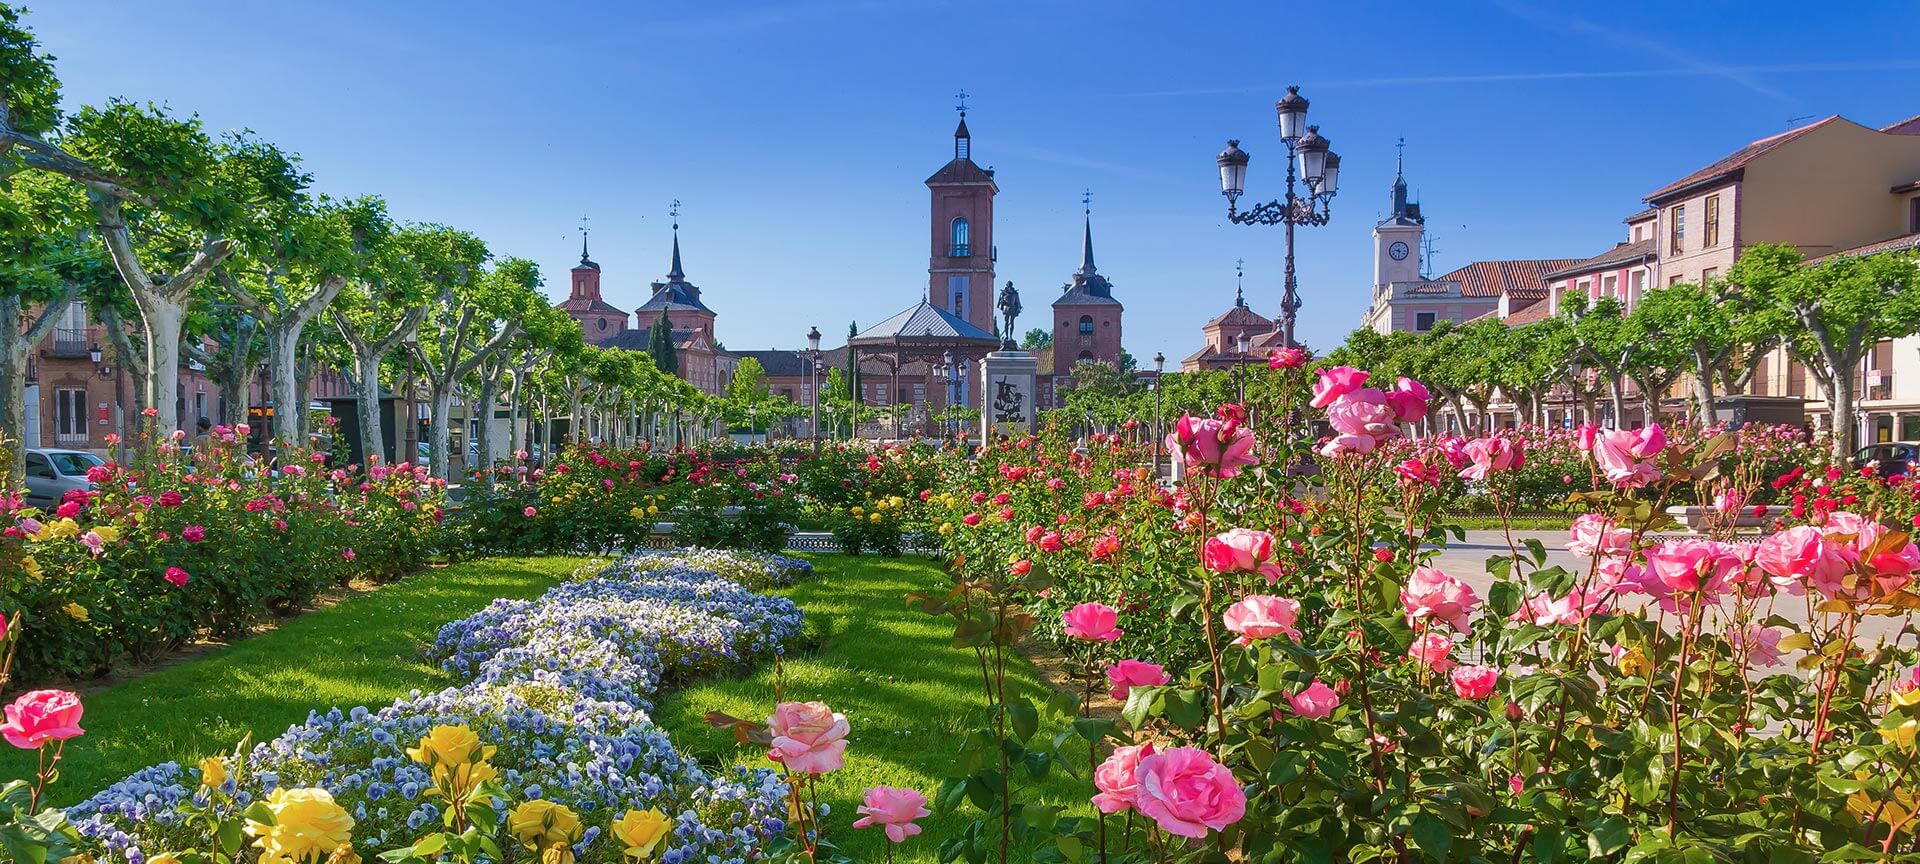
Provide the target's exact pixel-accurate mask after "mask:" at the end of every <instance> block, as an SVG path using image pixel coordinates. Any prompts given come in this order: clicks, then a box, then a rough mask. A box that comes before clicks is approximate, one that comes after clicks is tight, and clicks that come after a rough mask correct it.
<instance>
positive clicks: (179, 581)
mask: <svg viewBox="0 0 1920 864" xmlns="http://www.w3.org/2000/svg"><path fill="white" fill-rule="evenodd" d="M164 578H165V579H166V580H167V582H169V583H171V584H172V585H173V587H175V588H185V587H187V571H186V570H184V569H182V568H179V567H168V568H167V573H166V576H165V577H164Z"/></svg>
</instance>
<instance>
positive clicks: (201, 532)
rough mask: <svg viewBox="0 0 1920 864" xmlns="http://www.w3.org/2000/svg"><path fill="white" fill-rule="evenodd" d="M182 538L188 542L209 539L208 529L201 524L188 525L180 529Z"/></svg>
mask: <svg viewBox="0 0 1920 864" xmlns="http://www.w3.org/2000/svg"><path fill="white" fill-rule="evenodd" d="M180 539H182V540H185V541H187V542H188V543H198V542H200V541H202V540H205V539H207V529H206V528H204V527H202V526H199V525H188V526H187V527H185V528H182V529H180Z"/></svg>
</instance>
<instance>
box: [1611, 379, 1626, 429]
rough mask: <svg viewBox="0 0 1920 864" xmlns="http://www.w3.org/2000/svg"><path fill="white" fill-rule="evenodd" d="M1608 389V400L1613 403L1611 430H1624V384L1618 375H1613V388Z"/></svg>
mask: <svg viewBox="0 0 1920 864" xmlns="http://www.w3.org/2000/svg"><path fill="white" fill-rule="evenodd" d="M1608 389H1609V390H1611V391H1612V394H1611V396H1610V398H1611V399H1612V401H1613V428H1615V429H1625V428H1627V394H1626V392H1625V391H1626V382H1624V381H1621V380H1620V376H1619V375H1615V376H1613V386H1612V387H1610V388H1608Z"/></svg>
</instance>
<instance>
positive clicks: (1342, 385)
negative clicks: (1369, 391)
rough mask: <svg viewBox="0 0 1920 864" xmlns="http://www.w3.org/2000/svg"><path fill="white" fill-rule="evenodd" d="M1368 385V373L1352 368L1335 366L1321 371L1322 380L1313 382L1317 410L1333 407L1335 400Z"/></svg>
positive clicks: (1313, 403) (1314, 405) (1312, 403)
mask: <svg viewBox="0 0 1920 864" xmlns="http://www.w3.org/2000/svg"><path fill="white" fill-rule="evenodd" d="M1366 383H1367V373H1366V372H1365V371H1364V370H1360V369H1355V368H1353V367H1352V366H1335V367H1333V368H1331V369H1322V370H1320V379H1319V380H1318V381H1315V382H1313V402H1311V403H1310V404H1311V405H1313V407H1315V408H1325V407H1327V406H1328V405H1332V404H1333V401H1334V400H1335V399H1338V398H1340V397H1342V396H1345V395H1346V394H1348V393H1350V392H1353V391H1354V390H1357V389H1359V388H1360V387H1361V386H1363V385H1365V384H1366Z"/></svg>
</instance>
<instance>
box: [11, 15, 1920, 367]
mask: <svg viewBox="0 0 1920 864" xmlns="http://www.w3.org/2000/svg"><path fill="white" fill-rule="evenodd" d="M30 8H31V9H32V14H31V16H30V17H29V23H30V24H31V26H33V27H34V28H35V30H36V31H37V32H38V34H39V36H40V38H41V40H42V42H43V43H45V44H46V46H47V47H48V48H49V49H50V50H51V51H52V52H53V53H54V54H55V55H57V56H58V57H59V61H58V68H59V71H60V74H61V77H62V79H63V81H64V82H65V84H66V88H67V90H66V92H67V98H68V102H69V103H70V104H79V103H83V102H93V101H98V100H101V99H105V98H107V97H109V96H115V95H118V96H125V97H129V98H134V99H141V100H154V101H164V102H167V103H169V104H170V105H172V106H173V107H174V108H175V109H177V110H180V111H183V112H184V111H191V112H198V113H199V114H200V115H201V116H202V117H203V118H204V119H205V120H206V121H207V123H208V124H209V125H210V126H212V127H214V128H216V129H224V128H234V127H248V128H251V129H253V130H255V131H257V132H259V133H260V134H262V135H264V136H265V137H267V138H269V139H271V140H273V141H275V142H277V143H279V144H280V145H281V146H283V147H286V148H288V149H291V150H294V151H297V152H299V153H301V154H302V155H303V156H304V157H305V160H306V164H307V166H308V168H309V169H310V170H311V171H313V173H314V174H315V176H316V180H317V181H318V185H319V187H320V188H321V189H322V190H323V191H327V192H331V193H337V194H343V195H354V194H362V193H378V194H381V195H384V196H385V197H386V198H387V200H388V202H389V205H390V207H391V209H392V211H393V212H394V213H395V215H396V216H399V217H401V218H405V219H411V220H419V221H437V222H445V223H448V224H452V225H457V226H459V227H463V228H467V229H469V230H472V231H475V232H476V233H478V234H479V235H480V236H482V237H484V238H485V239H486V240H487V241H488V243H489V244H490V245H491V246H492V248H493V249H494V250H495V251H496V252H497V253H498V254H513V255H520V256H525V257H529V258H532V259H534V260H536V261H538V262H540V264H541V266H542V268H543V269H544V270H545V272H546V273H547V279H548V283H549V284H548V288H549V293H551V294H553V295H555V296H556V297H558V296H561V295H562V294H564V292H565V286H566V272H565V271H566V270H567V268H569V267H570V266H572V264H573V263H574V261H575V260H576V259H577V258H578V249H579V245H580V244H579V236H578V233H577V228H578V225H579V219H580V217H581V216H582V215H587V216H590V217H591V225H592V228H593V241H592V242H593V257H594V259H595V260H597V261H599V262H600V263H601V265H602V267H603V272H604V279H605V284H606V293H607V298H608V300H609V301H610V302H612V303H613V304H615V305H617V306H620V307H623V308H628V309H631V308H633V307H635V306H637V305H638V304H639V303H641V302H642V301H643V300H644V298H645V296H646V285H647V283H648V282H649V281H650V280H652V279H655V278H659V276H660V275H661V274H662V273H664V272H665V271H666V269H667V253H668V243H669V219H668V216H667V208H668V204H669V202H671V201H672V200H674V199H676V198H677V199H679V200H680V201H682V202H683V205H682V211H683V214H682V216H681V227H682V230H681V235H682V237H681V241H682V245H683V248H684V252H685V257H686V270H687V273H688V276H689V278H690V279H691V280H692V281H693V282H695V283H696V284H698V285H700V286H701V287H702V289H703V291H704V297H705V299H706V302H707V303H708V305H710V306H712V307H713V308H714V309H715V310H716V311H718V312H719V314H720V318H719V322H718V330H719V335H720V338H721V339H722V341H723V342H724V343H725V344H726V345H727V346H728V347H731V348H736V349H749V348H770V347H797V346H799V345H800V344H801V343H802V334H803V333H804V332H805V331H806V329H807V327H808V326H809V325H815V324H817V325H819V327H820V329H821V330H822V331H823V332H826V333H828V334H829V335H830V337H833V338H837V337H838V336H839V335H840V334H842V333H844V332H845V328H846V326H847V323H848V322H849V321H851V320H856V319H857V320H859V321H860V322H862V323H863V324H868V323H873V322H875V321H878V320H879V319H881V318H883V317H885V316H887V315H890V314H892V313H893V312H896V311H898V310H900V309H903V308H905V307H906V306H908V305H910V304H911V303H912V302H914V301H915V300H916V299H917V298H918V296H919V295H920V294H921V293H922V292H924V290H925V286H926V263H927V249H926V246H925V244H926V236H927V229H926V219H927V201H926V190H925V188H924V187H923V186H922V185H921V182H922V181H923V180H924V179H925V178H926V177H927V175H929V174H931V173H933V171H934V170H936V169H937V168H939V167H940V165H941V164H943V163H944V162H945V160H946V159H947V158H948V157H949V156H950V154H951V141H950V139H949V135H950V134H951V132H952V129H953V125H954V120H955V115H954V110H953V98H952V96H953V94H954V93H955V92H956V91H958V90H961V89H965V90H966V91H967V92H968V93H970V94H973V96H972V99H971V100H970V112H969V115H968V124H969V126H970V127H971V128H972V130H973V133H974V156H975V159H976V161H979V162H980V163H981V164H983V165H988V166H991V167H993V168H995V169H996V171H997V172H998V179H999V181H1000V187H1001V191H1000V196H999V198H998V203H997V211H998V212H997V216H998V224H997V231H998V236H997V238H996V239H997V241H998V246H999V249H1000V269H999V274H1000V278H1001V279H1003V280H1005V279H1011V280H1013V281H1014V283H1015V284H1016V285H1018V286H1019V287H1020V288H1021V289H1022V294H1023V295H1024V298H1025V300H1026V305H1027V307H1028V309H1029V310H1030V311H1029V312H1028V313H1027V315H1026V316H1025V318H1024V319H1023V321H1022V322H1021V325H1020V329H1023V330H1024V329H1026V328H1027V327H1030V326H1041V325H1042V324H1043V320H1042V316H1040V315H1037V314H1035V313H1034V312H1033V311H1031V310H1035V309H1039V308H1042V307H1043V306H1044V305H1045V304H1046V303H1047V302H1050V301H1051V299H1052V297H1053V296H1054V295H1055V293H1056V292H1057V291H1058V289H1059V286H1060V285H1061V284H1062V283H1063V282H1065V281H1066V280H1067V279H1068V278H1069V275H1070V273H1071V271H1072V270H1073V268H1074V267H1075V266H1076V265H1077V263H1078V260H1077V259H1078V253H1079V248H1078V243H1079V231H1080V195H1081V192H1082V190H1083V189H1091V190H1092V192H1093V210H1094V214H1093V215H1094V230H1095V243H1096V247H1097V252H1098V258H1099V264H1100V267H1101V271H1102V272H1103V273H1105V274H1106V275H1107V276H1108V277H1109V278H1110V279H1112V280H1113V282H1114V285H1115V293H1116V296H1118V297H1119V298H1120V299H1121V300H1122V301H1123V302H1124V303H1125V304H1126V306H1127V315H1126V340H1125V341H1126V346H1127V348H1128V349H1129V350H1131V351H1132V352H1133V353H1134V354H1135V355H1136V356H1138V357H1141V358H1146V357H1151V356H1152V355H1153V353H1154V352H1155V351H1164V352H1166V354H1167V355H1168V357H1169V358H1174V359H1177V358H1179V357H1182V356H1184V355H1186V354H1188V353H1189V352H1191V351H1192V350H1194V349H1195V348H1197V347H1198V345H1199V340H1200V337H1199V327H1200V325H1201V324H1202V323H1204V322H1205V321H1206V320H1207V319H1208V318H1210V317H1212V316H1213V315H1215V314H1217V313H1219V312H1220V311H1223V310H1224V309H1225V308H1226V307H1227V305H1228V304H1229V303H1230V302H1231V300H1232V296H1233V287H1234V286H1233V283H1234V261H1235V260H1236V259H1239V258H1244V259H1246V270H1247V275H1246V287H1247V295H1248V299H1249V302H1250V303H1251V304H1252V305H1253V306H1254V308H1255V309H1256V310H1258V311H1261V312H1263V313H1266V314H1272V313H1273V312H1274V311H1275V310H1276V309H1277V308H1278V305H1279V296H1280V284H1281V262H1282V248H1281V232H1280V230H1279V229H1277V228H1250V227H1242V226H1235V225H1231V224H1228V223H1227V222H1226V220H1225V219H1224V218H1223V214H1224V210H1225V207H1224V204H1225V200H1224V199H1223V198H1221V196H1220V194H1219V186H1218V179H1217V175H1216V172H1215V169H1214V165H1213V157H1214V155H1215V154H1216V153H1217V152H1218V151H1219V150H1220V148H1221V146H1222V144H1223V141H1224V139H1226V138H1228V137H1238V138H1241V139H1243V145H1242V146H1243V147H1245V148H1246V149H1247V150H1248V151H1249V152H1251V153H1252V154H1253V163H1252V168H1251V172H1250V176H1249V179H1248V184H1247V185H1248V194H1249V196H1250V197H1254V198H1257V199H1259V200H1265V199H1267V198H1272V197H1277V196H1278V194H1279V189H1278V187H1279V184H1280V182H1281V169H1282V166H1281V164H1280V162H1279V161H1278V159H1277V156H1278V155H1279V154H1280V153H1282V152H1283V148H1282V146H1281V145H1280V143H1279V142H1278V140H1277V139H1276V134H1277V133H1276V132H1275V129H1274V125H1273V124H1274V120H1273V111H1272V103H1273V100H1274V99H1276V98H1278V97H1279V96H1280V95H1281V93H1282V92H1284V88H1285V85H1287V84H1300V85H1302V88H1303V92H1304V94H1305V95H1306V96H1308V97H1309V98H1310V99H1312V100H1313V107H1312V109H1311V112H1310V118H1311V120H1312V121H1313V122H1315V123H1318V124H1321V126H1322V132H1323V134H1325V135H1327V136H1328V137H1329V138H1330V139H1332V141H1333V146H1334V149H1335V150H1336V151H1338V152H1339V153H1340V154H1341V155H1342V157H1343V160H1344V165H1343V176H1342V178H1341V193H1340V195H1339V196H1338V198H1336V199H1335V201H1334V221H1333V223H1332V224H1331V225H1329V226H1327V227H1324V228H1316V229H1306V230H1304V231H1303V232H1302V233H1301V235H1300V243H1299V266H1300V274H1301V275H1300V283H1301V292H1302V296H1303V298H1304V299H1305V302H1306V306H1305V308H1304V309H1303V310H1302V311H1301V321H1300V333H1301V335H1302V338H1303V339H1305V340H1306V341H1307V342H1308V343H1309V344H1311V345H1314V346H1316V347H1318V348H1321V349H1323V350H1324V349H1326V348H1330V347H1332V346H1333V345H1335V344H1337V343H1338V342H1339V341H1340V340H1341V339H1342V338H1343V337H1344V335H1345V334H1346V333H1347V332H1348V331H1350V330H1351V329H1352V328H1353V327H1354V326H1356V324H1357V323H1358V320H1359V316H1360V313H1361V311H1362V310H1363V309H1364V307H1365V304H1366V297H1367V291H1368V286H1369V283H1370V282H1371V277H1372V272H1371V266H1372V265H1371V258H1370V255H1371V245H1370V244H1371V241H1370V239H1369V235H1368V232H1369V230H1370V229H1371V227H1372V225H1373V223H1374V222H1375V221H1376V220H1377V219H1378V218H1379V217H1380V216H1381V215H1382V213H1383V212H1384V210H1385V209H1386V207H1387V203H1388V191H1387V190H1388V185H1389V184H1390V183H1391V181H1392V177H1393V160H1394V141H1395V140H1396V139H1397V138H1398V137H1400V136H1405V137H1406V139H1407V151H1406V152H1407V175H1408V180H1409V182H1410V184H1411V186H1412V187H1413V189H1414V191H1415V194H1416V196H1417V197H1418V198H1419V200H1421V201H1422V203H1423V206H1424V208H1425V211H1426V214H1427V217H1428V231H1429V234H1430V235H1431V236H1433V237H1434V238H1435V243H1434V245H1435V247H1436V249H1437V255H1436V258H1435V262H1434V263H1435V267H1436V272H1438V271H1445V270H1449V269H1452V268H1454V267H1458V266H1460V265H1463V264H1465V263H1467V262H1469V261H1473V260H1477V259H1483V258H1536V257H1537V258H1554V257H1579V256H1585V255H1591V254H1597V253H1598V252H1600V251H1603V250H1604V249H1605V248H1607V247H1608V246H1610V245H1611V244H1612V243H1613V242H1614V241H1615V240H1616V239H1619V238H1620V237H1621V236H1622V234H1623V231H1624V226H1622V225H1621V223H1620V219H1621V218H1622V217H1624V216H1626V215H1627V214H1629V213H1632V212H1633V211H1635V210H1637V209H1639V208H1640V206H1641V205H1640V196H1642V195H1644V194H1645V193H1647V192H1650V191H1652V190H1653V189H1655V188H1657V187H1659V186H1660V185H1662V184H1663V183H1665V182H1666V181H1668V180H1671V179H1673V178H1675V177H1677V176H1679V175H1681V174H1684V173H1686V172H1687V171H1689V170H1691V169H1693V168H1695V167H1698V166H1699V165H1701V164H1704V163H1706V162H1708V161H1711V160H1712V159H1715V158H1717V157H1719V156H1721V155H1723V154H1724V153H1726V152H1727V151H1730V150H1733V149H1735V148H1737V147H1739V146H1740V145H1742V144H1744V143H1746V142H1747V141H1749V140H1752V139H1754V138H1757V137H1762V136H1765V135H1770V134H1773V133H1775V132H1778V131H1781V130H1784V129H1786V128H1788V123H1789V121H1790V120H1792V119H1793V118H1799V117H1808V116H1816V117H1817V116H1825V115H1828V114H1841V115H1844V116H1847V117H1849V118H1852V119H1854V120H1857V121H1860V122H1862V123H1866V124H1869V125H1881V124H1885V123H1887V122H1891V121H1893V120H1895V119H1898V118H1902V117H1906V116H1910V115H1913V114H1916V113H1920V95H1916V94H1920V53H1917V52H1915V51H1914V49H1913V44H1912V42H1911V38H1910V34H1912V33H1914V32H1916V25H1920V6H1916V5H1914V4H1912V3H1908V2H1848V3H1843V4H1834V5H1821V4H1807V3H1773V2H1747V3H1731V2H1696V3H1673V2H1670V0H1668V2H1614V3H1606V4H1587V3H1582V4H1572V3H1560V2H1548V0H1530V2H1529V0H1496V2H1482V3H1451V2H1403V3H1391V4H1389V3H1374V2H1363V3H1319V4H1300V3H1286V4H1282V3H1266V2H1241V3H1232V4H1218V3H1206V4H1200V3H1193V4H1188V3H1164V2H1158V3H1156V2H1063V0H1028V2H1008V3H998V2H987V0H976V2H923V0H773V2H767V0H758V2H739V3H733V2H706V3H699V4H694V3H598V4H595V3H578V2H565V0H554V2H546V3H541V4H519V3H504V2H494V3H487V2H460V3H453V2H410V0H409V2H385V3H371V2H357V0H336V2H274V3H258V2H241V0H230V2H219V3H216V2H170V3H155V2H106V0H57V2H56V0H42V2H39V3H37V4H34V5H33V6H31V7H30ZM1842 8H1844V9H1845V10H1846V11H1845V12H1839V11H1836V10H1839V9H1842ZM1304 9H1312V10H1313V11H1312V12H1310V13H1308V12H1303V11H1302V10H1304ZM1223 10H1230V11H1231V14H1232V15H1233V16H1234V17H1233V18H1231V19H1222V18H1220V17H1217V16H1218V15H1219V14H1220V13H1221V12H1222V11H1223Z"/></svg>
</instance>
